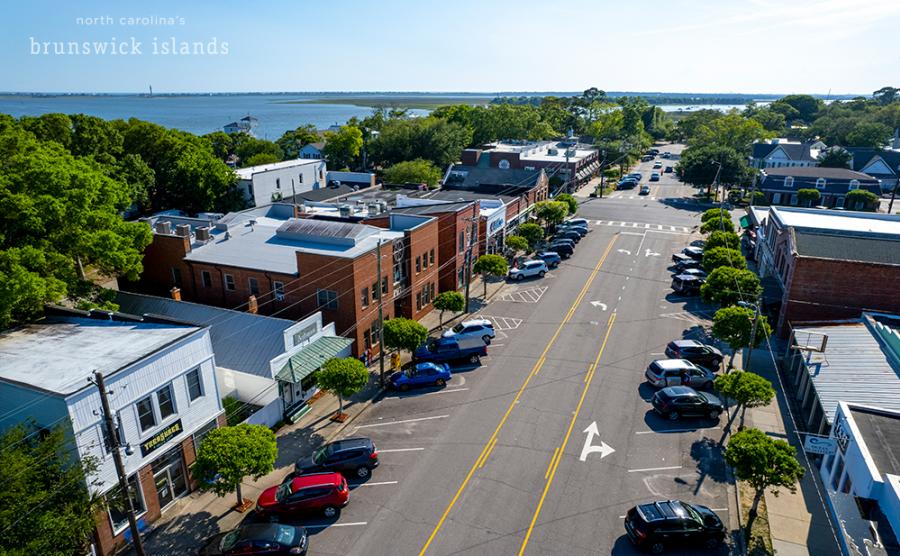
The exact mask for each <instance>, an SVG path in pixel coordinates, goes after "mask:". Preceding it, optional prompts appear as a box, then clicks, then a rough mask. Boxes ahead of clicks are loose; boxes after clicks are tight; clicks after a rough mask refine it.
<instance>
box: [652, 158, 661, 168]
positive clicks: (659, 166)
mask: <svg viewBox="0 0 900 556" xmlns="http://www.w3.org/2000/svg"><path fill="white" fill-rule="evenodd" d="M660 168H662V162H660V161H658V160H657V161H656V162H654V163H653V169H654V170H658V169H660Z"/></svg>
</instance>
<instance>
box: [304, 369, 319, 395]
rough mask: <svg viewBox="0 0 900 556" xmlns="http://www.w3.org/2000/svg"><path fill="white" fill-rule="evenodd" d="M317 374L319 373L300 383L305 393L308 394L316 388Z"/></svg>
mask: <svg viewBox="0 0 900 556" xmlns="http://www.w3.org/2000/svg"><path fill="white" fill-rule="evenodd" d="M316 373H318V371H316V372H314V373H312V374H311V375H309V376H307V377H305V378H304V379H303V380H301V381H300V388H302V389H303V391H304V392H308V391H310V390H312V389H313V388H315V387H316Z"/></svg>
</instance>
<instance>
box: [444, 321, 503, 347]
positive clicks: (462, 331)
mask: <svg viewBox="0 0 900 556" xmlns="http://www.w3.org/2000/svg"><path fill="white" fill-rule="evenodd" d="M441 336H443V337H444V338H457V339H459V338H481V339H482V340H484V343H486V344H489V343H491V339H493V337H494V325H493V324H492V323H491V321H489V320H487V319H472V320H464V321H462V322H460V323H459V324H457V325H456V326H454V327H453V328H451V329H450V330H445V331H444V333H443V334H441Z"/></svg>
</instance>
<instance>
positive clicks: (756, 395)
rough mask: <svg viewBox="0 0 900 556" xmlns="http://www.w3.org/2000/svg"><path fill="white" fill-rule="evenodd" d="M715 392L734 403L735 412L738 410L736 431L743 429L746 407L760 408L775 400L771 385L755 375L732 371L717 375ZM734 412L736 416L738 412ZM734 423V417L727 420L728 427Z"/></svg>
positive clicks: (737, 370)
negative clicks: (738, 420)
mask: <svg viewBox="0 0 900 556" xmlns="http://www.w3.org/2000/svg"><path fill="white" fill-rule="evenodd" d="M714 384H715V388H716V391H718V392H720V393H721V394H722V395H723V396H726V397H728V398H730V399H732V400H734V401H735V403H736V404H737V410H740V414H741V422H740V425H738V429H743V428H744V416H745V414H746V413H747V408H748V407H761V406H764V405H769V403H771V401H772V400H773V399H774V398H775V389H774V388H772V383H771V382H769V381H768V380H766V379H764V378H763V377H761V376H759V375H758V374H756V373H750V372H745V371H741V370H739V369H734V370H732V371H731V372H729V373H726V374H723V375H719V376H717V377H716V380H715V383H714ZM737 410H735V413H734V415H735V416H736V415H737V413H738V411H737ZM733 421H734V416H731V417H730V418H729V419H728V423H729V426H730V424H731V422H733Z"/></svg>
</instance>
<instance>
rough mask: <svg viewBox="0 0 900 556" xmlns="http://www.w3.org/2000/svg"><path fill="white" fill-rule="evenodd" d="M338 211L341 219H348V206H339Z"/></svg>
mask: <svg viewBox="0 0 900 556" xmlns="http://www.w3.org/2000/svg"><path fill="white" fill-rule="evenodd" d="M338 210H339V211H340V214H341V218H349V217H350V205H340V206H339V207H338Z"/></svg>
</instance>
